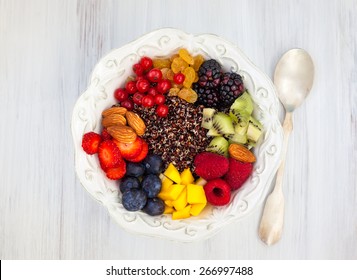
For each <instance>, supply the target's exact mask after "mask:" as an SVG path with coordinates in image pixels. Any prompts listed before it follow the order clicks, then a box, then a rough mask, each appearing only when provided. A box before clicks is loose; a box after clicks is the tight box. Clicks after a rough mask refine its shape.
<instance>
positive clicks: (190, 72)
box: [182, 67, 196, 88]
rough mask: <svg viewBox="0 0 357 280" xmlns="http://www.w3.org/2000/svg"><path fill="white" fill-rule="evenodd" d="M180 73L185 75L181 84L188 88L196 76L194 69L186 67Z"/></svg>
mask: <svg viewBox="0 0 357 280" xmlns="http://www.w3.org/2000/svg"><path fill="white" fill-rule="evenodd" d="M182 73H183V74H184V75H185V80H184V81H183V86H184V87H187V88H190V87H191V85H192V83H193V81H194V80H195V78H196V71H195V70H194V69H193V68H192V67H187V68H186V69H185V70H183V72H182Z"/></svg>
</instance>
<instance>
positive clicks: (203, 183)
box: [195, 177, 207, 186]
mask: <svg viewBox="0 0 357 280" xmlns="http://www.w3.org/2000/svg"><path fill="white" fill-rule="evenodd" d="M206 184H207V181H206V180H205V179H203V178H202V177H200V178H198V179H197V180H196V182H195V185H200V186H204V185H206Z"/></svg>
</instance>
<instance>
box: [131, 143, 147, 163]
mask: <svg viewBox="0 0 357 280" xmlns="http://www.w3.org/2000/svg"><path fill="white" fill-rule="evenodd" d="M142 142H143V148H142V150H141V152H140V154H139V155H138V156H137V157H135V158H130V159H128V161H131V162H140V161H142V160H143V159H144V158H145V157H146V156H147V154H148V152H149V146H148V144H147V143H146V142H145V141H144V140H142Z"/></svg>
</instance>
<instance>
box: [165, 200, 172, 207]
mask: <svg viewBox="0 0 357 280" xmlns="http://www.w3.org/2000/svg"><path fill="white" fill-rule="evenodd" d="M164 202H165V204H166V205H167V206H170V207H173V206H174V204H173V201H172V200H165V201H164Z"/></svg>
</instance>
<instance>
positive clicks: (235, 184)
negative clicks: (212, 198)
mask: <svg viewBox="0 0 357 280" xmlns="http://www.w3.org/2000/svg"><path fill="white" fill-rule="evenodd" d="M252 171H253V164H252V163H250V162H240V161H238V160H235V159H233V158H229V169H228V172H227V173H226V175H225V176H224V178H223V179H224V180H225V181H226V182H227V183H228V185H230V187H231V190H232V191H233V190H237V189H239V188H240V187H241V186H242V185H243V184H244V182H245V181H247V179H248V178H249V176H250V174H252Z"/></svg>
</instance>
